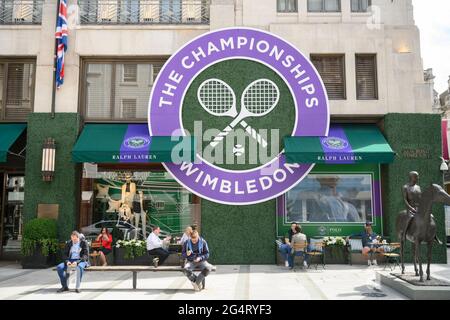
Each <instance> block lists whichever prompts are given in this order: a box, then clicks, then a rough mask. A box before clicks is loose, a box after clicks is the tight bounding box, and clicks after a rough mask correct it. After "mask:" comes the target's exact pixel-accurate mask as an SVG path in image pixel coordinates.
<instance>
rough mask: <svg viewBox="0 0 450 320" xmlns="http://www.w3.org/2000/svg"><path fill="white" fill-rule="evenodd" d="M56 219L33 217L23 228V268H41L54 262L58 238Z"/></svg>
mask: <svg viewBox="0 0 450 320" xmlns="http://www.w3.org/2000/svg"><path fill="white" fill-rule="evenodd" d="M56 229H57V228H56V221H55V220H53V219H39V218H38V219H33V220H31V221H29V222H28V223H26V224H25V226H24V229H23V238H22V248H21V252H22V255H23V258H22V267H23V268H24V269H42V268H47V267H50V266H52V265H55V263H56V252H57V250H58V239H57V237H56Z"/></svg>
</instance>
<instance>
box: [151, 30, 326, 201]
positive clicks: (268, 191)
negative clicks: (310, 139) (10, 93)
mask: <svg viewBox="0 0 450 320" xmlns="http://www.w3.org/2000/svg"><path fill="white" fill-rule="evenodd" d="M148 116H149V131H150V134H151V136H173V137H177V136H183V135H193V136H195V138H196V141H197V148H196V152H197V154H196V158H195V161H193V162H183V161H182V160H180V161H176V160H174V161H172V162H171V163H168V162H166V163H164V166H165V168H166V169H167V171H168V172H170V173H171V174H172V176H173V177H174V178H175V179H176V180H177V181H178V182H179V183H180V184H181V185H183V186H184V187H185V188H187V189H188V190H190V191H191V192H193V193H195V194H197V195H199V196H200V197H202V198H205V199H208V200H211V201H214V202H218V203H223V204H232V205H248V204H255V203H260V202H264V201H267V200H270V199H274V198H276V197H277V196H279V195H281V194H283V193H285V192H287V191H288V190H290V189H291V188H293V187H294V186H295V185H296V184H298V183H299V182H300V181H301V180H302V179H303V178H304V177H305V176H306V175H307V174H308V173H309V172H310V171H311V169H312V168H313V167H314V165H313V164H292V163H287V162H286V159H285V156H284V145H283V138H284V137H286V136H314V137H317V136H320V137H324V136H328V130H329V120H330V114H329V107H328V99H327V95H326V90H325V87H324V85H323V82H322V80H321V78H320V76H319V74H318V72H317V70H316V69H315V68H314V66H313V64H312V63H311V62H310V61H309V60H308V59H307V58H306V57H305V56H304V55H303V54H302V53H301V52H300V51H299V50H298V49H296V48H295V47H294V46H293V45H291V44H290V43H288V42H287V41H285V40H283V39H281V38H280V37H278V36H276V35H273V34H271V33H268V32H265V31H261V30H256V29H250V28H230V29H221V30H217V31H213V32H210V33H206V34H204V35H201V36H200V37H198V38H196V39H194V40H192V41H191V42H189V43H187V44H186V45H185V46H183V47H182V48H181V49H179V50H178V51H177V52H176V53H175V54H174V55H172V56H171V58H170V59H169V60H168V61H167V63H166V64H165V65H164V67H163V68H162V70H161V71H160V72H159V74H158V77H157V79H156V81H155V83H154V86H153V89H152V93H151V97H150V102H149V113H148ZM174 158H176V157H174V156H172V159H174Z"/></svg>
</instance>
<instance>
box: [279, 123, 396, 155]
mask: <svg viewBox="0 0 450 320" xmlns="http://www.w3.org/2000/svg"><path fill="white" fill-rule="evenodd" d="M284 144H285V152H286V161H287V162H288V163H325V164H356V163H391V162H393V161H394V156H395V153H394V151H392V148H391V147H390V146H389V143H388V142H387V141H386V139H385V138H384V136H383V134H382V133H381V132H380V130H379V129H378V127H377V126H376V125H358V124H356V125H355V124H345V125H331V126H330V131H329V134H328V137H286V138H285V139H284Z"/></svg>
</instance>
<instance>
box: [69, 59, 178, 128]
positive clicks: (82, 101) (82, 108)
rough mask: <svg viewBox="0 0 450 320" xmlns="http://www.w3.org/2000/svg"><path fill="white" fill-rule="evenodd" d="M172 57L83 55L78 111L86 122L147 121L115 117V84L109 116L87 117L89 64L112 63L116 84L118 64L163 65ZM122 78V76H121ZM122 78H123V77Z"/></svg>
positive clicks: (112, 87) (145, 119) (112, 88)
mask: <svg viewBox="0 0 450 320" xmlns="http://www.w3.org/2000/svg"><path fill="white" fill-rule="evenodd" d="M169 58H170V56H154V57H148V58H146V57H120V58H111V57H82V58H81V70H80V71H81V72H80V76H79V92H80V95H79V99H78V113H79V114H81V116H82V118H83V120H84V122H86V123H146V122H147V118H133V119H125V118H122V119H120V118H113V115H114V108H115V104H114V102H115V90H114V89H115V86H111V95H110V108H109V117H108V118H89V117H87V114H88V112H87V111H88V110H87V107H88V105H87V100H86V99H87V90H86V89H87V86H86V83H87V71H88V65H89V64H90V63H97V64H110V65H111V66H112V70H111V82H112V83H113V84H114V83H115V82H114V79H115V78H116V70H117V65H118V64H126V63H131V64H138V65H139V64H160V65H161V67H162V66H163V65H164V63H165V62H166V61H167V60H168V59H169ZM152 76H154V71H153V72H152ZM121 78H122V77H121ZM121 80H122V79H121ZM115 84H124V83H123V82H120V83H115ZM125 84H128V85H133V84H132V83H126V82H125ZM149 94H150V92H149Z"/></svg>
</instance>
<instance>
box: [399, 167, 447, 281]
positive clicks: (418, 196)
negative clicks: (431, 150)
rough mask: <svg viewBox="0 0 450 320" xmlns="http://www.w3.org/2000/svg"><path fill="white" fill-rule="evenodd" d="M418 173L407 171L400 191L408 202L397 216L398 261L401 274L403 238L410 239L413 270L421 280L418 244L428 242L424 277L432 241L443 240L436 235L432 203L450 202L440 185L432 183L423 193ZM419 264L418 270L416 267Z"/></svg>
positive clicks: (429, 278)
mask: <svg viewBox="0 0 450 320" xmlns="http://www.w3.org/2000/svg"><path fill="white" fill-rule="evenodd" d="M418 178H419V174H418V173H417V172H411V173H410V182H409V184H407V185H405V186H404V189H403V191H404V192H403V194H404V196H405V202H406V203H407V208H408V209H407V210H404V211H402V212H400V214H399V216H398V217H397V236H398V238H399V239H400V243H401V249H400V250H401V253H400V255H401V264H402V274H404V273H405V265H404V248H405V243H406V240H408V241H410V242H412V252H413V261H414V270H415V272H416V276H420V282H423V270H422V261H421V258H420V245H421V244H422V243H426V244H427V248H428V256H427V258H428V265H427V280H431V277H430V264H431V253H432V248H433V243H434V241H436V242H437V243H439V244H442V242H441V241H440V240H439V239H438V238H437V236H436V222H435V220H434V217H433V215H432V214H431V211H432V206H433V204H434V203H443V204H445V205H450V195H448V194H447V192H445V191H444V189H442V187H440V186H439V185H436V184H433V185H431V186H430V187H429V188H428V189H427V190H425V191H424V192H423V193H422V192H421V190H420V187H419V186H418V185H417V182H418ZM417 264H419V270H417Z"/></svg>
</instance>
